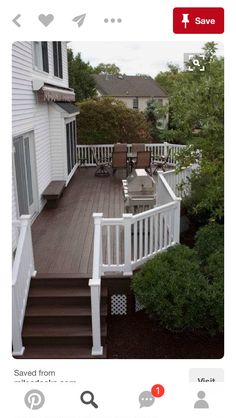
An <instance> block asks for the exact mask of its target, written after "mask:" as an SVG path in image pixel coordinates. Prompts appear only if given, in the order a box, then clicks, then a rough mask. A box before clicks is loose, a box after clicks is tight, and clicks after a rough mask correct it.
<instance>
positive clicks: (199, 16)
mask: <svg viewBox="0 0 236 418" xmlns="http://www.w3.org/2000/svg"><path fill="white" fill-rule="evenodd" d="M173 32H174V33H223V32H224V9H223V8H222V7H175V9H174V10H173Z"/></svg>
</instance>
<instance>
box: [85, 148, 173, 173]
mask: <svg viewBox="0 0 236 418" xmlns="http://www.w3.org/2000/svg"><path fill="white" fill-rule="evenodd" d="M91 152H92V155H93V159H94V162H95V164H96V167H97V169H96V171H95V176H104V177H105V176H110V175H111V171H110V169H111V170H112V174H113V175H114V174H115V173H116V171H117V170H121V169H125V170H126V176H128V175H129V174H130V173H131V172H132V171H133V169H144V170H146V171H147V172H148V173H149V174H150V175H151V176H152V175H154V174H157V171H158V170H163V171H165V167H166V166H167V164H168V157H169V155H166V156H159V157H158V159H156V158H154V156H153V155H152V153H151V151H148V150H146V149H145V144H141V143H136V144H132V146H131V148H128V146H127V144H123V143H117V144H114V147H113V152H112V154H111V155H110V156H106V158H104V159H99V158H98V157H97V155H96V150H95V148H91Z"/></svg>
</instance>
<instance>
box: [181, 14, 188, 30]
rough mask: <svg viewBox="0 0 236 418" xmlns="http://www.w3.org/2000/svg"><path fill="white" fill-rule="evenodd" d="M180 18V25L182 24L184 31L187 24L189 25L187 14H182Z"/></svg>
mask: <svg viewBox="0 0 236 418" xmlns="http://www.w3.org/2000/svg"><path fill="white" fill-rule="evenodd" d="M182 17H183V19H182V23H184V29H186V28H187V23H189V18H188V17H189V14H188V13H184V14H182Z"/></svg>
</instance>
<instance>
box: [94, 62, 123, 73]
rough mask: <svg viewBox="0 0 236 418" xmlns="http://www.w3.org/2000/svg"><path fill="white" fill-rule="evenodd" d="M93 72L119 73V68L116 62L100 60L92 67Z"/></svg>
mask: <svg viewBox="0 0 236 418" xmlns="http://www.w3.org/2000/svg"><path fill="white" fill-rule="evenodd" d="M94 73H95V74H110V75H119V74H120V68H119V67H118V66H117V65H116V64H104V63H103V62H101V63H100V64H98V65H97V67H95V68H94Z"/></svg>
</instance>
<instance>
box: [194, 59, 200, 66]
mask: <svg viewBox="0 0 236 418" xmlns="http://www.w3.org/2000/svg"><path fill="white" fill-rule="evenodd" d="M193 65H195V66H196V67H200V62H199V60H198V59H194V60H193Z"/></svg>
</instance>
